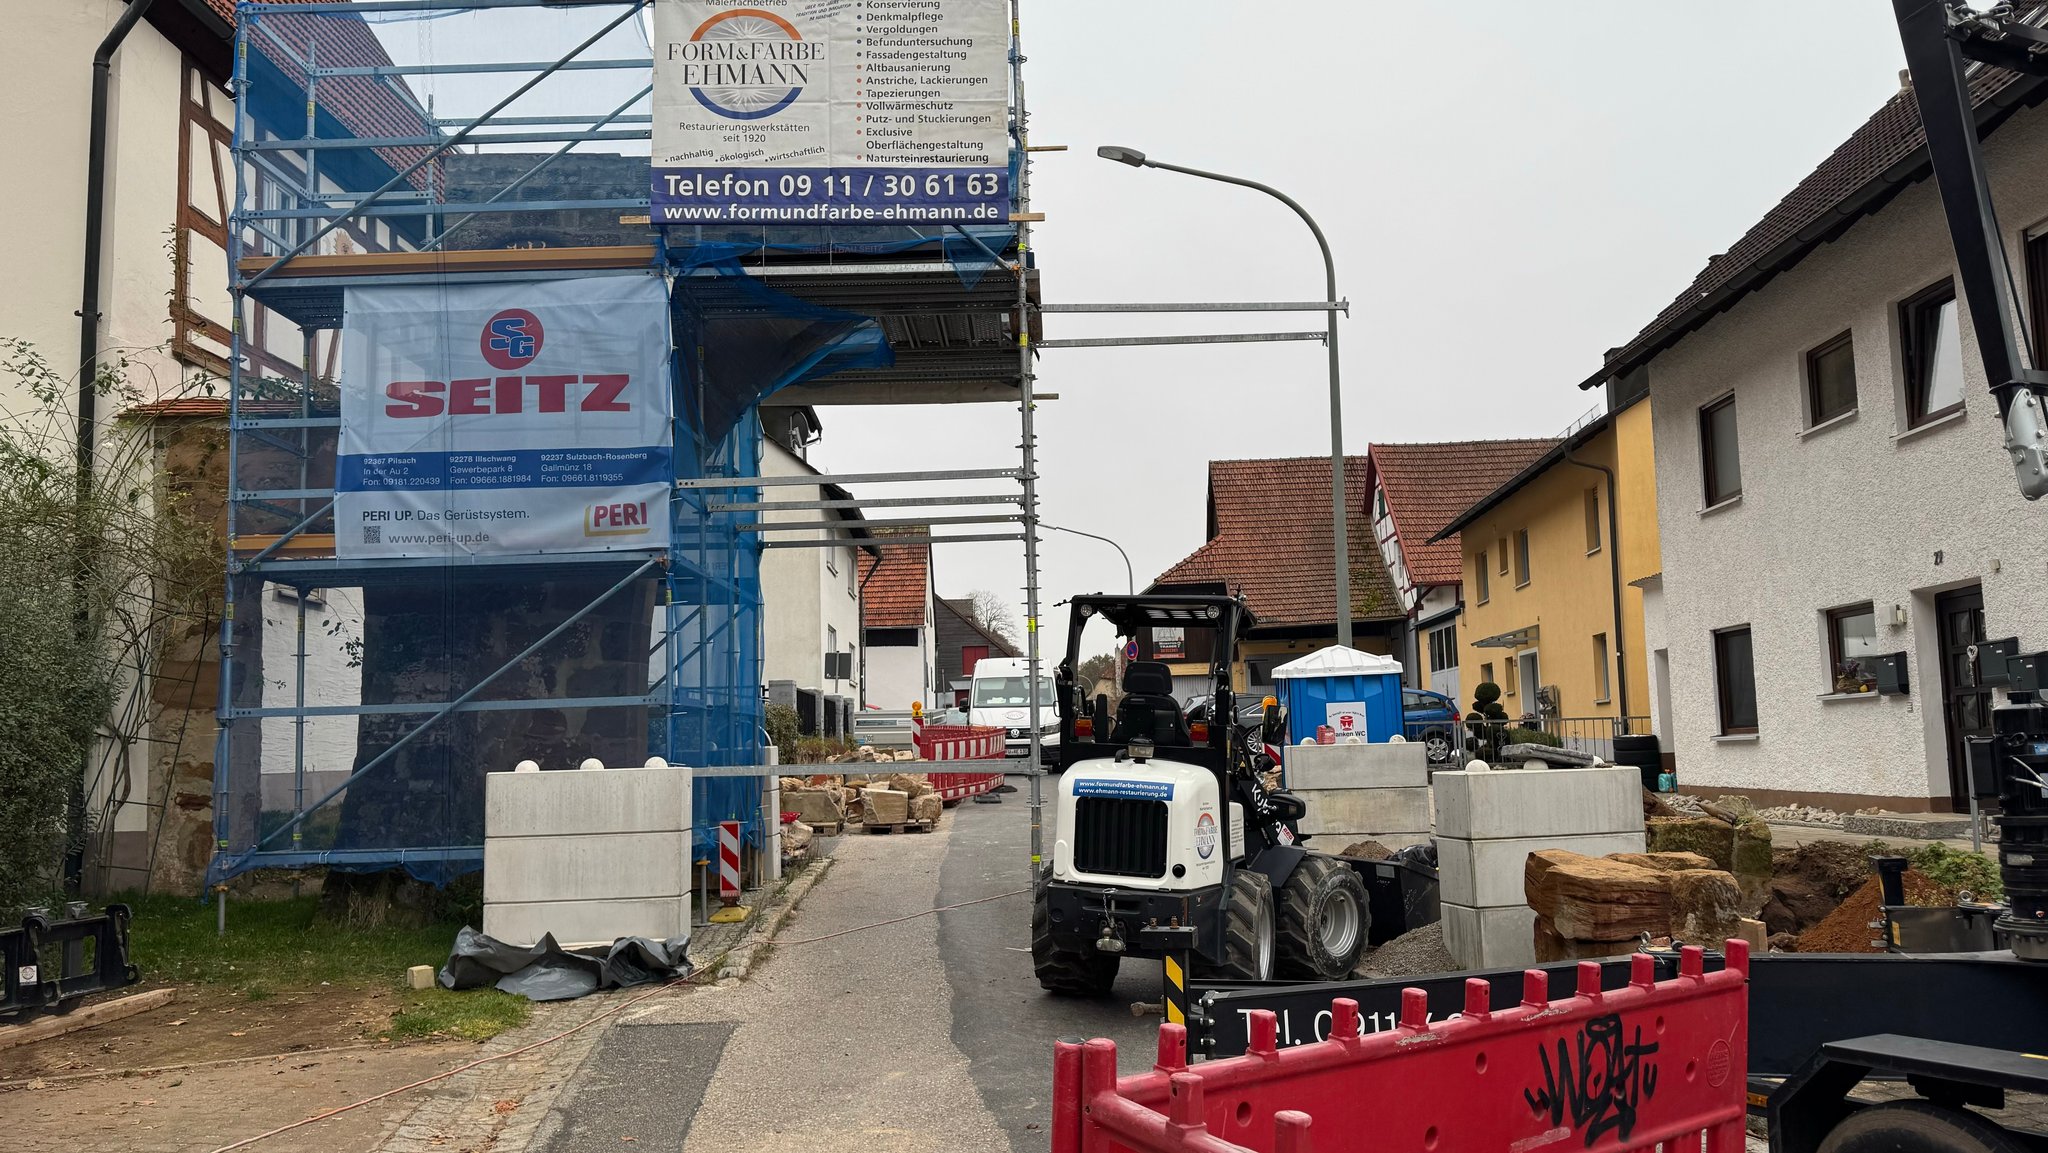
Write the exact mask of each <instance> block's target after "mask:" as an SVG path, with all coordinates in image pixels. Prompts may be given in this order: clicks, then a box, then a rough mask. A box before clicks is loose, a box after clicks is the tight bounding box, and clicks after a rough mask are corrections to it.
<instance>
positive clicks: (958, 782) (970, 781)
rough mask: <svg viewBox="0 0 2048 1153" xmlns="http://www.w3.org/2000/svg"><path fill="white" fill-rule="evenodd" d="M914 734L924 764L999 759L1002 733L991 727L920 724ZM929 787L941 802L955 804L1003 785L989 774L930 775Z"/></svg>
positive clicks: (999, 777)
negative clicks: (915, 734) (926, 762)
mask: <svg viewBox="0 0 2048 1153" xmlns="http://www.w3.org/2000/svg"><path fill="white" fill-rule="evenodd" d="M916 733H917V752H918V755H919V756H921V757H923V758H924V759H925V760H928V761H994V760H1001V759H1002V758H1003V753H1004V750H1003V730H1002V728H1001V727H999V726H995V725H924V724H920V725H918V727H917V730H916ZM931 782H932V788H933V789H934V790H935V791H937V792H938V794H939V799H940V800H942V801H959V800H964V799H965V798H967V797H972V796H975V795H977V794H980V793H987V792H993V791H994V790H995V788H996V786H998V785H1000V784H1002V783H1003V774H1002V772H1001V771H1000V770H998V771H996V772H993V773H932V774H931Z"/></svg>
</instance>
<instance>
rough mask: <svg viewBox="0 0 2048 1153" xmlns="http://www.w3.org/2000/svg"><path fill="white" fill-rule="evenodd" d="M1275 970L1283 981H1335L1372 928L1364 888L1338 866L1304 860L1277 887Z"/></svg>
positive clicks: (1361, 949) (1343, 974) (1355, 961)
mask: <svg viewBox="0 0 2048 1153" xmlns="http://www.w3.org/2000/svg"><path fill="white" fill-rule="evenodd" d="M1279 905H1280V939H1279V945H1280V949H1279V954H1280V955H1279V967H1280V973H1281V975H1282V976H1284V977H1296V978H1301V979H1303V980H1309V981H1341V980H1344V979H1345V978H1347V977H1349V976H1350V975H1351V970H1352V969H1353V968H1355V967H1357V965H1358V956H1359V954H1361V953H1363V952H1365V942H1366V938H1367V937H1368V936H1369V934H1370V932H1371V928H1372V911H1371V910H1372V906H1371V905H1370V904H1369V903H1368V902H1367V900H1366V896H1365V883H1364V882H1363V881H1360V880H1359V879H1358V874H1357V873H1355V872H1353V871H1352V870H1351V868H1350V867H1349V866H1347V865H1345V864H1343V863H1342V862H1340V861H1335V860H1332V859H1331V858H1329V857H1322V856H1316V855H1313V854H1311V855H1309V856H1307V857H1304V858H1302V861H1301V864H1300V865H1298V866H1296V867H1295V870H1294V874H1293V875H1292V876H1290V877H1288V878H1287V883H1286V884H1285V885H1282V886H1281V887H1280V900H1279Z"/></svg>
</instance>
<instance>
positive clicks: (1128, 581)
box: [1038, 521, 1138, 596]
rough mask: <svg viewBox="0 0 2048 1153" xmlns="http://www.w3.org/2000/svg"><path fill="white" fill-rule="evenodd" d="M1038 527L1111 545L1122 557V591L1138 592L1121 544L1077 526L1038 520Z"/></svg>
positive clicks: (1135, 577)
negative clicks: (1069, 526)
mask: <svg viewBox="0 0 2048 1153" xmlns="http://www.w3.org/2000/svg"><path fill="white" fill-rule="evenodd" d="M1038 527H1039V528H1049V529H1051V530H1052V531H1054V532H1065V533H1072V534H1073V535H1075V536H1085V537H1087V538H1088V539H1089V540H1099V541H1101V542H1102V543H1103V544H1106V545H1108V546H1109V547H1111V548H1113V549H1115V550H1116V554H1117V555H1118V556H1120V557H1122V558H1124V586H1125V590H1124V591H1126V592H1128V593H1130V594H1131V595H1132V596H1136V595H1137V593H1138V578H1137V576H1136V575H1135V574H1134V573H1133V572H1132V571H1131V554H1130V553H1127V552H1125V551H1124V546H1122V545H1120V544H1118V543H1116V542H1115V541H1113V540H1111V539H1109V538H1108V537H1106V536H1096V535H1095V534H1094V533H1092V532H1082V531H1081V530H1080V529H1077V528H1067V527H1065V526H1063V525H1056V524H1047V523H1045V522H1044V521H1039V522H1038Z"/></svg>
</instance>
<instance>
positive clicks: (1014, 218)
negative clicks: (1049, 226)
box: [1010, 212, 1045, 224]
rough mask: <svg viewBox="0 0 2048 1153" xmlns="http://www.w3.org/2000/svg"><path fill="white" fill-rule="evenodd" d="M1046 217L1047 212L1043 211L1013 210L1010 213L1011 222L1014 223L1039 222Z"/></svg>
mask: <svg viewBox="0 0 2048 1153" xmlns="http://www.w3.org/2000/svg"><path fill="white" fill-rule="evenodd" d="M1044 219H1045V213H1043V212H1012V213H1011V214H1010V223H1012V224H1037V223H1038V222H1039V221H1041V220H1044Z"/></svg>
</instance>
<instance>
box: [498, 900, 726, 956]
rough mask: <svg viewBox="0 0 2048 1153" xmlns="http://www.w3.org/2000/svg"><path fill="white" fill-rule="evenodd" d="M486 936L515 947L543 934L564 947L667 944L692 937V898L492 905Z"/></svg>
mask: <svg viewBox="0 0 2048 1153" xmlns="http://www.w3.org/2000/svg"><path fill="white" fill-rule="evenodd" d="M484 932H485V933H486V934H488V935H490V936H492V937H496V938H497V939H498V940H500V941H504V942H505V943H506V944H510V945H531V944H534V943H536V942H538V941H539V940H540V938H541V935H542V934H543V933H553V934H554V935H555V940H556V941H557V942H558V943H560V944H563V945H609V944H611V943H612V942H613V941H616V940H618V939H619V938H620V937H647V938H650V939H652V940H656V941H666V940H670V939H672V938H675V937H686V936H688V935H689V932H690V897H689V895H688V894H684V895H682V896H680V897H646V898H642V899H639V900H630V901H620V900H602V901H515V902H511V903H506V904H496V905H489V904H487V905H485V906H484Z"/></svg>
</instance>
